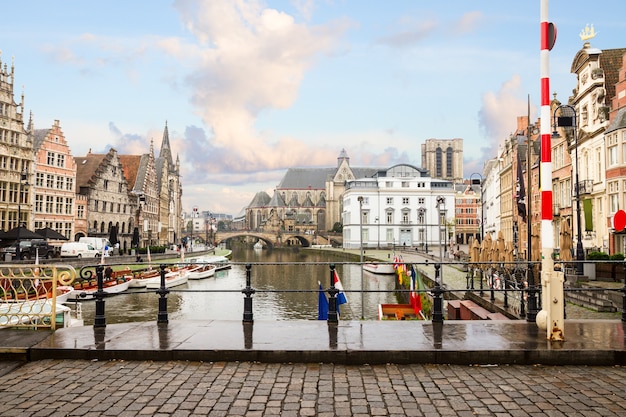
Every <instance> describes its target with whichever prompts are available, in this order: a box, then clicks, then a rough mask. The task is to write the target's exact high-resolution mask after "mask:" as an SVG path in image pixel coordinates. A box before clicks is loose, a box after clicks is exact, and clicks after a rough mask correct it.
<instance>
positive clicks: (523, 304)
mask: <svg viewBox="0 0 626 417" xmlns="http://www.w3.org/2000/svg"><path fill="white" fill-rule="evenodd" d="M515 270H518V269H517V265H515ZM513 282H515V285H519V283H518V282H517V276H514V279H513ZM519 316H520V318H522V319H523V318H525V317H526V300H524V283H523V282H522V283H521V285H520V293H519Z"/></svg>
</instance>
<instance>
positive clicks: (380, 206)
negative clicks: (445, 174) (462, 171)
mask: <svg viewBox="0 0 626 417" xmlns="http://www.w3.org/2000/svg"><path fill="white" fill-rule="evenodd" d="M438 200H439V204H438ZM454 201H455V192H454V185H453V183H452V182H449V181H445V180H439V179H433V178H431V177H429V176H428V171H427V170H425V169H420V168H416V167H414V166H412V165H405V164H400V165H396V166H393V167H391V168H389V169H387V170H386V171H380V172H378V173H377V174H376V175H374V177H372V178H360V179H356V180H352V181H348V182H347V183H346V190H345V192H344V193H343V212H342V218H343V247H344V248H359V247H361V241H362V243H363V247H365V248H383V247H384V248H391V247H396V246H402V247H415V248H417V249H418V250H426V248H427V247H428V250H429V251H433V252H435V248H436V247H437V248H438V247H439V246H440V245H442V246H445V245H446V244H449V243H450V239H451V238H452V239H453V237H454V235H455V234H454V232H455V231H454V225H455V219H454V213H455V207H454V205H455V204H454ZM359 211H360V213H361V215H360V216H359Z"/></svg>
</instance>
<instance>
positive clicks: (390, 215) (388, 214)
mask: <svg viewBox="0 0 626 417" xmlns="http://www.w3.org/2000/svg"><path fill="white" fill-rule="evenodd" d="M385 216H386V218H387V224H393V211H391V210H389V211H387V212H386V213H385Z"/></svg>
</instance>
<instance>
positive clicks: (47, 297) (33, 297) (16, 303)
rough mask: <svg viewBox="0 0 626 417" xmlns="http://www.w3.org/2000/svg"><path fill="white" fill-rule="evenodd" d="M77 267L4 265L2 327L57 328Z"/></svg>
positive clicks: (0, 290) (0, 302)
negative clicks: (62, 302) (64, 298)
mask: <svg viewBox="0 0 626 417" xmlns="http://www.w3.org/2000/svg"><path fill="white" fill-rule="evenodd" d="M75 278H76V270H75V269H74V268H73V267H71V266H69V265H45V266H44V265H17V264H13V265H11V264H4V265H2V266H1V267H0V328H2V327H13V328H35V329H37V328H50V329H53V330H54V329H56V326H57V324H58V323H57V321H58V320H59V321H62V319H63V317H57V313H58V312H59V311H61V310H64V311H66V309H63V308H61V307H60V303H58V302H57V300H58V301H61V300H62V299H63V294H64V293H65V292H66V291H69V289H71V287H70V285H71V284H72V282H73V281H74V279H75Z"/></svg>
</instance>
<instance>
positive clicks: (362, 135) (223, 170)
mask: <svg viewBox="0 0 626 417" xmlns="http://www.w3.org/2000/svg"><path fill="white" fill-rule="evenodd" d="M548 4H549V11H548V14H549V20H550V21H551V22H553V23H555V25H556V27H557V40H556V44H555V46H554V48H553V49H552V51H551V53H550V82H551V90H552V91H553V92H554V93H557V98H558V99H559V100H560V101H561V102H563V103H565V102H567V98H568V97H569V96H570V95H571V92H572V89H573V88H574V87H575V83H576V79H575V77H574V75H573V74H571V73H570V69H571V64H572V60H573V58H574V56H575V54H576V53H577V52H578V51H579V50H580V49H581V48H582V46H583V41H582V40H581V39H580V37H579V34H580V32H581V30H582V29H583V28H584V27H585V26H586V25H593V27H594V29H595V31H596V34H597V35H596V37H595V38H593V39H591V40H590V41H589V42H591V45H592V46H593V47H596V48H600V49H612V48H621V47H625V46H626V20H624V19H623V17H622V15H621V14H620V13H618V11H619V10H621V9H622V8H623V7H622V6H623V4H622V1H621V0H619V1H618V0H607V1H605V2H603V3H602V7H601V8H600V7H598V8H596V9H594V8H592V6H591V3H589V2H582V1H579V0H569V1H562V0H560V1H555V0H553V1H551V2H549V3H548ZM539 6H540V0H535V1H517V2H510V1H494V0H473V1H468V0H448V1H438V2H433V1H429V2H426V1H419V0H394V1H382V0H319V1H315V0H265V1H262V0H210V1H205V0H174V1H172V0H144V1H138V0H137V1H128V0H108V1H93V0H82V1H80V2H76V1H70V0H55V1H48V0H20V1H11V2H3V3H2V11H3V13H2V14H3V21H2V29H0V50H1V51H2V55H1V57H0V58H1V60H2V65H5V64H8V65H9V66H10V65H11V62H12V60H14V61H13V62H14V65H15V101H16V102H18V103H19V102H20V101H21V94H22V93H24V96H25V110H26V114H27V116H28V114H30V112H32V114H33V119H34V122H35V128H37V129H44V128H49V127H51V126H52V124H53V123H54V121H55V120H59V121H60V125H61V127H62V130H63V132H64V134H65V137H66V139H67V141H68V143H69V146H70V149H71V152H72V155H73V156H83V155H85V154H87V153H88V152H89V151H90V150H91V152H93V153H105V152H108V150H109V149H110V148H111V147H113V148H115V149H116V150H117V151H118V152H119V153H120V154H143V153H147V152H149V149H150V144H151V142H153V143H154V148H155V154H156V155H155V156H158V152H159V149H160V145H161V140H162V136H163V130H164V127H165V125H166V123H167V126H168V130H169V137H170V144H171V148H172V152H173V155H174V157H179V158H180V163H181V175H182V184H183V209H184V210H185V211H191V209H192V207H198V209H199V210H200V211H211V212H215V213H226V214H232V215H236V214H238V213H240V212H241V210H242V209H243V208H244V207H245V206H246V205H248V204H249V203H250V202H251V200H252V199H253V197H254V195H255V194H256V193H257V192H259V191H266V192H267V193H268V194H269V195H270V196H271V195H272V194H273V190H274V189H275V188H276V186H277V185H278V184H279V183H280V180H281V179H282V177H283V176H284V174H285V172H286V171H287V169H288V168H294V167H301V168H304V167H333V166H336V164H337V157H338V155H339V153H340V152H341V150H342V149H345V150H346V152H347V153H348V155H349V157H350V163H351V165H352V166H353V167H380V168H387V167H391V166H393V165H395V164H398V163H409V164H413V165H415V166H417V167H420V166H421V152H420V145H421V144H422V143H424V141H425V140H427V139H433V138H434V139H454V138H462V139H463V143H464V174H465V177H467V178H469V176H470V175H471V174H472V173H482V169H483V165H484V162H485V161H486V160H487V159H490V158H493V157H495V156H496V155H497V152H498V147H499V146H500V145H501V144H502V143H503V142H504V140H505V139H506V138H508V137H509V135H510V134H511V133H512V132H513V131H514V130H515V128H516V123H517V117H518V116H525V115H526V114H527V112H528V110H527V109H528V100H529V97H530V105H531V120H532V121H535V120H536V119H537V118H538V116H539V107H540V102H539V93H540V83H539V79H540V72H539V70H540V66H539V64H540V63H539V60H540V56H539V21H540V16H539Z"/></svg>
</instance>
